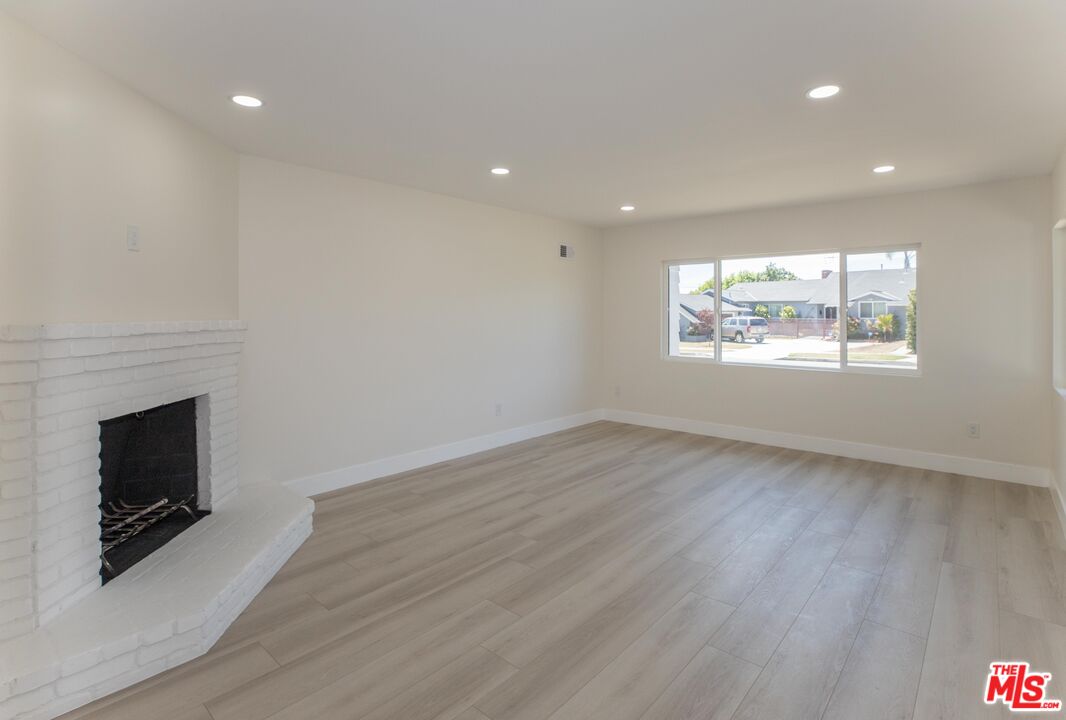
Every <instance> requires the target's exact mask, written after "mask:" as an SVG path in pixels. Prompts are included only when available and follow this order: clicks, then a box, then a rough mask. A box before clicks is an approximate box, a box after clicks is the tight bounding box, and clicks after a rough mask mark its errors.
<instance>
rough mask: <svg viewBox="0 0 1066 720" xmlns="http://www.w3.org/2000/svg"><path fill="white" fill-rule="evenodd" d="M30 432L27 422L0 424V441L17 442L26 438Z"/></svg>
mask: <svg viewBox="0 0 1066 720" xmlns="http://www.w3.org/2000/svg"><path fill="white" fill-rule="evenodd" d="M30 431H31V425H30V423H29V421H25V420H22V421H18V422H5V423H0V440H18V439H20V438H24V437H28V436H29V434H30Z"/></svg>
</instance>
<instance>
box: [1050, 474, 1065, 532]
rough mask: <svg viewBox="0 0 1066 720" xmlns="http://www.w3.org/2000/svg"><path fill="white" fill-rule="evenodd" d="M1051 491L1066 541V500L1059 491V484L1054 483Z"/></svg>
mask: <svg viewBox="0 0 1066 720" xmlns="http://www.w3.org/2000/svg"><path fill="white" fill-rule="evenodd" d="M1052 480H1054V478H1052ZM1049 489H1050V490H1051V499H1052V500H1054V501H1055V511H1056V512H1057V513H1058V515H1059V527H1060V528H1062V532H1063V535H1064V537H1063V539H1064V540H1066V498H1063V497H1062V491H1060V490H1059V486H1058V483H1056V482H1052V483H1051V485H1050V487H1049Z"/></svg>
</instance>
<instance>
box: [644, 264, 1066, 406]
mask: <svg viewBox="0 0 1066 720" xmlns="http://www.w3.org/2000/svg"><path fill="white" fill-rule="evenodd" d="M921 249H922V246H921V244H920V243H900V244H893V245H877V246H873V247H856V248H823V249H814V250H780V251H778V252H769V253H756V254H750V253H745V254H742V255H719V256H717V257H703V258H682V259H672V260H663V261H662V263H661V264H660V268H659V278H660V282H661V285H662V287H661V292H660V298H661V302H662V307H663V310H664V311H663V313H662V315H660V328H659V347H660V357H661V358H662V359H663V360H666V361H667V362H680V363H698V364H708V363H709V364H713V365H718V366H723V367H724V366H734V367H741V368H766V369H771V370H790V371H802V372H821V373H851V374H857V375H892V376H896V377H910V378H917V377H921V376H922V368H923V367H924V363H923V362H922V355H923V350H922V349H923V347H924V345H925V343H922V342H919V343H918V350H917V352H916V353H915V361H916V364H917V367H915V368H893V367H881V366H876V365H851V364H849V363H848V334H847V332H842V333H838V334H839V340H840V364H839V365H838V366H836V367H808V366H803V365H798V366H789V365H785V364H780V365H775V364H769V363H753V362H744V361H743V360H730V361H728V362H727V361H725V360H723V359H722V333H721V332H716V333H715V334H714V357H713V358H707V357H691V356H681V355H671V354H670V346H669V338H668V337H667V335H668V334H669V326H670V325H669V321H670V268H671V267H673V266H678V265H711V264H713V265H714V284H715V287H714V314H715V317H718V318H720V317H722V293H721V288H722V262H723V261H724V260H758V259H761V258H767V259H773V258H778V257H792V256H797V255H822V254H837V255H838V261H839V267H838V269H837V277H838V279H839V281H840V291H839V292H840V297H839V304H838V305H837V320H838V321H840V320H841V315H843V321H844V322H845V323H846V322H847V319H846V318H847V317H848V313H847V307H848V304H847V273H848V271H847V267H848V256H850V255H870V254H875V253H884V252H903V251H908V252H911V251H912V252H914V256H915V260H916V261H917V259H918V256H919V254H920V253H921ZM922 277H923V273H918V276H917V277H916V278H915V283H914V289H915V291H916V292H917V294H918V298H919V312H920V310H921V305H920V298H921V297H923V292H922ZM886 304H887V303H886ZM841 309H843V310H844V312H843V313H841V312H840V310H841ZM886 310H887V307H886ZM920 327H921V323H919V328H920ZM919 332H921V331H920V330H919ZM1063 394H1064V396H1066V391H1064V392H1063Z"/></svg>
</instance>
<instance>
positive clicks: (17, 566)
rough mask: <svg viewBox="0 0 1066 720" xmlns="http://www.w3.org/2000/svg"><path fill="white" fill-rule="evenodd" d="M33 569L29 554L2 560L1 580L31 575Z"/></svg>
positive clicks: (0, 567)
mask: <svg viewBox="0 0 1066 720" xmlns="http://www.w3.org/2000/svg"><path fill="white" fill-rule="evenodd" d="M31 569H32V566H31V563H30V558H29V557H28V556H24V557H17V558H12V559H10V560H4V561H3V562H0V580H11V579H12V578H17V577H23V576H29V574H30V571H31Z"/></svg>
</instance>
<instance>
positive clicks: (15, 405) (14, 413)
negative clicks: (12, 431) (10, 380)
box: [0, 400, 33, 421]
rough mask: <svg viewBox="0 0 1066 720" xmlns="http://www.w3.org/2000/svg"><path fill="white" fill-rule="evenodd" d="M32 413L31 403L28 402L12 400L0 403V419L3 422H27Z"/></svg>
mask: <svg viewBox="0 0 1066 720" xmlns="http://www.w3.org/2000/svg"><path fill="white" fill-rule="evenodd" d="M32 411H33V403H31V402H30V401H29V400H12V401H10V402H5V403H0V419H3V420H5V421H12V420H29V419H30V416H31V413H32Z"/></svg>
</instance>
